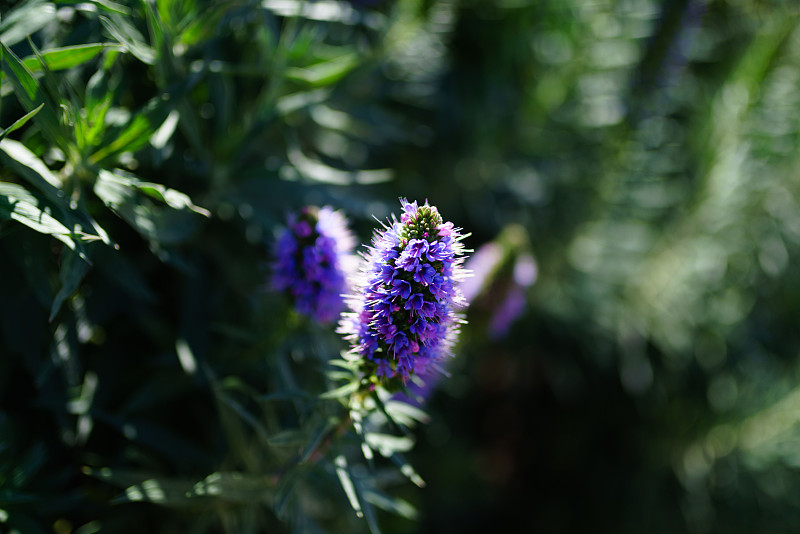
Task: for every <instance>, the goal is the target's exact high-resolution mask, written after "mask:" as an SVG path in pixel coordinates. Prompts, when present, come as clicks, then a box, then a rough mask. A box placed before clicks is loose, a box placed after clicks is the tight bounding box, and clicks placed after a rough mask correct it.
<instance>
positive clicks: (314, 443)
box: [298, 420, 336, 464]
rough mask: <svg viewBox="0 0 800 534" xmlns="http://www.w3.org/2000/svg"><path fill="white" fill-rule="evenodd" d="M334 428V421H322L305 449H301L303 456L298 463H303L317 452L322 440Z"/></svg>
mask: <svg viewBox="0 0 800 534" xmlns="http://www.w3.org/2000/svg"><path fill="white" fill-rule="evenodd" d="M334 428H336V423H335V421H330V420H328V421H323V422H322V423H321V424H319V425H318V426H317V427H316V429H315V430H314V433H313V434H312V436H311V439H310V440H309V441H308V443H307V444H306V446H305V448H304V449H303V454H302V456H300V460H299V462H298V463H301V464H302V463H305V462H306V461H307V460H308V459H309V457H310V456H311V454H313V453H314V451H316V450H317V447H318V446H319V444H320V442H322V440H323V438H325V437H327V436H328V435H329V434H330V432H331V431H332V430H333V429H334Z"/></svg>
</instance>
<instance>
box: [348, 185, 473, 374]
mask: <svg viewBox="0 0 800 534" xmlns="http://www.w3.org/2000/svg"><path fill="white" fill-rule="evenodd" d="M400 204H401V205H402V206H403V212H402V214H401V216H400V220H399V221H398V220H397V219H395V218H392V220H391V221H389V224H388V225H386V226H385V227H384V228H383V229H382V230H378V231H376V232H375V236H374V237H373V240H372V246H371V247H370V248H369V251H368V252H367V253H366V254H365V256H364V262H363V265H362V269H361V273H360V276H359V279H358V280H357V281H356V283H355V287H354V289H355V290H356V294H355V295H354V296H353V297H352V298H350V299H349V300H348V304H349V306H350V308H351V309H352V312H351V313H344V314H342V320H341V322H340V325H339V330H338V331H339V333H341V334H344V335H345V336H346V338H347V339H348V340H349V341H350V342H351V344H352V348H351V353H352V354H355V355H357V356H359V357H360V358H361V360H360V361H361V362H362V364H361V365H362V369H363V371H364V373H365V374H366V375H367V376H373V377H375V378H374V379H373V380H375V381H381V382H383V383H384V384H385V385H387V386H390V387H392V388H394V389H399V387H400V385H401V384H407V383H408V382H409V379H410V378H411V376H413V375H414V374H418V373H426V372H433V373H435V372H436V371H437V370H438V369H439V362H440V361H441V360H442V359H443V358H444V357H446V356H449V355H450V354H451V352H450V351H451V347H452V345H453V343H454V341H455V338H456V336H457V334H458V329H459V326H460V324H461V323H462V322H463V320H462V319H461V317H460V316H459V315H457V314H456V312H455V309H456V308H457V307H459V306H463V305H464V299H463V297H462V296H461V293H460V291H459V289H458V288H459V285H460V281H461V279H462V278H463V277H464V274H465V273H464V270H463V269H462V267H461V264H462V263H463V261H464V257H463V253H464V247H463V245H462V244H461V240H462V239H463V236H462V235H461V233H460V232H461V229H460V228H455V227H454V226H453V223H450V222H444V221H443V220H442V217H441V215H439V211H438V210H437V209H436V207H434V206H430V205H428V203H427V202H426V203H425V205H423V206H419V205H418V204H417V203H416V202H408V201H406V200H405V199H400Z"/></svg>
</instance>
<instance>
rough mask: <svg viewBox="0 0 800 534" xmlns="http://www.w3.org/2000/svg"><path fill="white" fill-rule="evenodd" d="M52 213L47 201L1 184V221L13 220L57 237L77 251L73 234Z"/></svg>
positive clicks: (21, 189)
mask: <svg viewBox="0 0 800 534" xmlns="http://www.w3.org/2000/svg"><path fill="white" fill-rule="evenodd" d="M52 211H53V210H52V207H51V206H49V205H48V203H47V201H46V200H45V199H42V198H39V197H37V196H36V195H34V194H33V193H31V192H30V191H28V190H27V189H25V188H24V187H22V186H20V185H17V184H10V183H4V182H0V220H3V219H6V220H8V219H12V220H15V221H17V222H20V223H22V224H24V225H25V226H27V227H29V228H32V229H34V230H36V231H37V232H39V233H42V234H48V235H51V236H53V237H55V238H56V239H58V240H59V241H61V242H62V243H64V244H65V245H67V246H68V247H69V248H71V249H73V250H75V249H76V247H77V243H76V240H75V239H73V237H72V232H71V231H70V229H69V228H67V227H66V226H65V225H64V224H62V223H61V222H60V221H59V220H58V219H56V218H55V217H53V216H52V215H51V214H50V213H52Z"/></svg>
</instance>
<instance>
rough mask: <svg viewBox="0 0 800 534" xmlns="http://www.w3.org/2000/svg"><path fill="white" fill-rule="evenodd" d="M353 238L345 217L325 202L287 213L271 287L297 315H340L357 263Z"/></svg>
mask: <svg viewBox="0 0 800 534" xmlns="http://www.w3.org/2000/svg"><path fill="white" fill-rule="evenodd" d="M354 246H355V239H354V238H353V235H352V234H351V233H350V230H349V229H348V228H347V219H345V217H344V215H342V214H341V213H340V212H338V211H334V210H333V209H332V208H330V207H328V206H325V207H322V208H317V207H314V206H308V207H305V208H303V209H302V210H301V212H300V213H299V214H292V215H290V216H289V221H288V228H286V229H285V230H283V232H282V233H281V234H280V235H279V237H278V240H277V242H276V245H275V263H274V266H273V278H272V285H273V287H274V288H275V289H276V290H278V291H282V292H284V293H286V294H287V295H288V296H289V297H290V298H291V299H292V301H293V302H294V305H295V308H296V309H297V311H299V312H300V313H302V314H304V315H307V316H309V317H312V318H314V319H316V320H317V321H319V322H320V323H330V322H332V321H334V320H335V319H336V318H337V317H339V313H340V312H341V311H342V308H343V307H344V299H343V296H342V295H344V294H346V293H347V292H348V291H349V289H348V286H347V279H348V276H349V275H350V274H352V272H351V271H352V270H353V266H354V263H355V256H354V255H353V248H354Z"/></svg>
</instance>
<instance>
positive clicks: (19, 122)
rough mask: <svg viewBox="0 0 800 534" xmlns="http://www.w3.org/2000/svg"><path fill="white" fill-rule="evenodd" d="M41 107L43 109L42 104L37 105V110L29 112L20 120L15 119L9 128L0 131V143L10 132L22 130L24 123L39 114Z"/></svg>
mask: <svg viewBox="0 0 800 534" xmlns="http://www.w3.org/2000/svg"><path fill="white" fill-rule="evenodd" d="M43 107H44V104H39V107H37V108H36V109H34V110H33V111H30V112H28V113H26V114H25V115H23V116H22V117H21V118H19V119H17V120H16V121H14V124H12V125H11V126H9V127H8V128H6V129H5V130H3V131H0V141H2V140H3V138H5V136H7V135H8V134H10V133H11V132H13V131H15V130H19V129H20V128H22V127H23V126H25V123H26V122H28V121H29V120H30V119H31V117H33V116H34V115H36V114H37V113H39V111H40V110H41V109H42V108H43Z"/></svg>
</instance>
